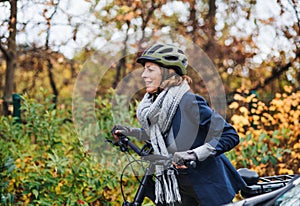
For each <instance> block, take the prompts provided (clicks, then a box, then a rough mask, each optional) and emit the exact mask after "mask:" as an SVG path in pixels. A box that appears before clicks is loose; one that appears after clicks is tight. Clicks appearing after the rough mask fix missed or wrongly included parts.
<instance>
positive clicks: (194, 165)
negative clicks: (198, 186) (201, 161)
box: [184, 160, 197, 169]
mask: <svg viewBox="0 0 300 206" xmlns="http://www.w3.org/2000/svg"><path fill="white" fill-rule="evenodd" d="M184 164H185V166H187V167H188V168H194V169H195V168H196V167H197V163H196V161H194V160H191V161H187V162H185V163H184Z"/></svg>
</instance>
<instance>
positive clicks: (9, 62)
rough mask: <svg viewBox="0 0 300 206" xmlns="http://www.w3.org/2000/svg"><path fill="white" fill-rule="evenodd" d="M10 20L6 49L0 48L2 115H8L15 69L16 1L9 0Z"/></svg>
mask: <svg viewBox="0 0 300 206" xmlns="http://www.w3.org/2000/svg"><path fill="white" fill-rule="evenodd" d="M9 4H10V7H11V9H10V18H9V37H8V42H7V49H5V48H4V47H3V46H1V51H2V52H3V53H4V57H5V60H6V74H5V87H4V97H3V100H4V101H3V114H4V115H5V116H7V115H9V109H8V106H9V104H10V103H11V102H12V94H13V91H14V76H15V69H16V62H17V61H16V58H17V52H16V24H17V1H16V0H9Z"/></svg>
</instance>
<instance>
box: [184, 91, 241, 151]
mask: <svg viewBox="0 0 300 206" xmlns="http://www.w3.org/2000/svg"><path fill="white" fill-rule="evenodd" d="M190 108H191V110H190V112H191V114H190V115H191V116H193V117H194V121H198V123H199V132H198V133H199V136H201V137H200V138H205V140H204V143H208V144H210V145H211V146H212V147H213V148H214V149H215V151H216V155H219V154H222V153H224V152H227V151H229V150H231V149H232V148H234V147H235V146H236V145H237V144H239V136H238V134H237V132H236V130H235V129H234V128H233V127H232V126H231V125H230V124H229V123H227V122H226V121H225V120H224V118H223V117H222V116H221V115H220V114H218V113H217V112H216V111H214V110H212V109H211V108H210V107H209V105H208V103H207V102H206V100H205V99H204V98H203V97H201V96H198V95H195V98H194V100H193V101H192V105H191V107H190ZM197 110H198V111H197ZM197 113H198V114H197Z"/></svg>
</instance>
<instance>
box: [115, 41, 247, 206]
mask: <svg viewBox="0 0 300 206" xmlns="http://www.w3.org/2000/svg"><path fill="white" fill-rule="evenodd" d="M137 62H138V63H140V64H142V65H143V66H144V71H143V73H142V75H141V77H142V78H143V80H144V82H145V87H146V91H147V93H146V94H145V96H144V98H143V99H142V101H141V102H140V103H139V105H138V108H137V113H136V116H137V119H138V120H139V122H140V124H141V125H142V128H129V127H126V126H122V125H115V126H114V128H113V135H114V138H115V139H116V140H118V138H119V136H120V134H123V135H128V136H134V137H137V138H138V139H139V140H150V141H151V145H152V147H153V150H154V152H153V153H154V154H155V155H163V156H165V157H170V156H171V157H173V158H172V160H173V164H174V166H175V168H177V169H178V173H175V172H174V170H172V169H169V168H165V167H163V166H162V165H157V166H156V167H155V175H156V181H155V187H154V188H153V191H154V192H155V198H156V199H155V203H156V204H157V205H169V204H172V205H176V206H190V205H195V206H196V205H197V206H205V205H209V206H210V205H222V204H224V203H229V202H230V201H232V199H233V197H234V196H235V194H236V192H237V191H238V190H240V189H241V187H243V185H244V182H243V180H242V179H241V177H240V176H239V174H238V173H237V171H236V170H235V169H234V168H233V166H232V165H231V164H230V162H229V161H228V159H227V158H226V156H225V155H224V154H223V153H224V152H226V151H229V150H231V149H232V148H234V147H235V146H236V145H237V144H238V143H239V136H238V134H237V133H236V131H235V129H234V128H233V127H232V126H231V125H230V124H228V123H227V122H226V121H225V120H224V119H223V118H222V117H221V116H220V115H219V114H218V113H216V112H215V111H214V110H212V109H211V108H210V107H209V105H208V103H207V102H206V100H205V99H204V98H203V97H201V96H199V95H196V94H194V93H192V92H190V86H189V84H190V83H191V78H190V77H188V76H187V68H188V60H187V56H186V55H185V54H184V52H183V51H182V50H181V49H179V48H178V47H176V46H174V45H170V44H161V43H158V44H155V45H153V46H151V47H149V48H148V49H146V50H145V51H144V52H143V54H142V55H141V56H140V57H139V58H138V59H137ZM189 161H195V162H197V167H196V168H187V167H186V166H185V162H189ZM211 191H214V193H212V192H211ZM215 194H220V195H219V196H217V197H216V195H215Z"/></svg>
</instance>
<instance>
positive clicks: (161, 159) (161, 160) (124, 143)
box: [107, 131, 197, 168]
mask: <svg viewBox="0 0 300 206" xmlns="http://www.w3.org/2000/svg"><path fill="white" fill-rule="evenodd" d="M112 132H114V131H112ZM118 137H119V140H116V141H115V142H113V141H112V140H109V139H107V141H108V142H110V143H112V144H113V145H115V146H119V147H120V150H121V151H122V152H127V151H128V148H131V149H132V150H133V151H134V152H135V153H136V154H138V155H139V156H141V157H143V159H144V160H146V161H150V162H152V163H154V164H157V165H165V166H166V165H168V164H172V156H171V155H170V156H163V155H157V154H151V155H150V153H151V152H152V150H153V149H152V145H151V143H150V142H149V141H146V143H145V145H144V146H143V147H142V148H141V149H140V148H139V147H138V146H136V145H135V144H134V143H132V142H131V141H130V140H129V138H128V137H127V136H125V135H123V134H118ZM184 165H185V166H187V167H188V168H196V166H197V164H196V162H195V161H193V160H191V161H185V162H184Z"/></svg>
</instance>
